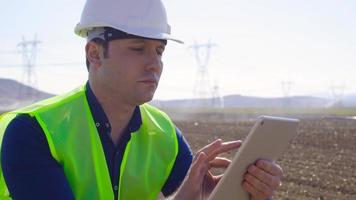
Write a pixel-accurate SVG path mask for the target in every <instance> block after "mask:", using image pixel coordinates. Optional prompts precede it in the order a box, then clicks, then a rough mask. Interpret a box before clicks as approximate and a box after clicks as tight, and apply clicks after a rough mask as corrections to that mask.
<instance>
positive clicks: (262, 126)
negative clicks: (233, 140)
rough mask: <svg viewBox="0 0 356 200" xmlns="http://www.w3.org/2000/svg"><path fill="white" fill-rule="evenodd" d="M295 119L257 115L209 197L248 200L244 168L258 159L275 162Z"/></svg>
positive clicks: (293, 130) (291, 133)
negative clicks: (244, 188) (243, 183)
mask: <svg viewBox="0 0 356 200" xmlns="http://www.w3.org/2000/svg"><path fill="white" fill-rule="evenodd" d="M298 124H299V120H298V119H291V118H281V117H270V116H260V117H259V118H258V120H257V121H256V123H255V125H254V126H253V128H252V129H251V131H250V133H249V134H248V136H247V138H246V139H245V140H244V141H243V143H242V145H241V147H240V148H239V150H238V151H237V152H236V155H235V157H234V158H233V160H232V163H231V164H230V166H229V167H228V168H227V169H226V171H225V174H224V176H223V177H222V179H221V180H220V181H219V183H218V185H217V186H216V187H215V189H214V190H213V192H212V194H211V195H210V197H209V200H236V199H238V200H249V199H250V197H249V194H248V193H247V192H246V191H245V190H243V189H242V186H241V185H242V181H243V176H244V174H245V173H246V170H247V167H248V166H250V165H251V164H254V163H255V162H256V161H257V160H258V159H266V160H271V161H275V160H276V159H277V158H278V157H280V156H281V154H282V153H283V150H284V149H285V148H286V147H287V146H288V144H289V142H290V141H291V140H292V138H293V137H294V136H295V134H296V132H297V127H298Z"/></svg>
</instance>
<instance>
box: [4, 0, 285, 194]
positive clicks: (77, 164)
mask: <svg viewBox="0 0 356 200" xmlns="http://www.w3.org/2000/svg"><path fill="white" fill-rule="evenodd" d="M75 32H76V33H77V34H78V35H80V36H83V37H86V38H87V41H88V42H87V44H86V46H85V51H86V63H87V68H88V71H89V78H88V82H87V84H86V85H85V86H83V87H80V88H78V89H75V90H73V91H71V92H69V93H67V94H64V95H60V96H57V97H54V98H50V99H47V100H44V101H42V102H39V103H36V104H34V105H31V106H28V107H25V108H22V109H19V110H17V111H13V112H10V113H7V114H6V115H4V116H2V117H1V119H0V120H1V121H0V135H1V136H3V138H2V150H1V164H2V173H1V175H2V174H3V176H1V179H0V192H1V194H0V195H1V196H0V197H1V199H6V198H7V199H11V198H12V199H62V200H63V199H85V200H91V199H104V200H106V199H121V200H136V199H138V200H141V199H147V200H153V199H157V197H158V196H159V194H160V193H162V194H163V195H164V196H166V197H167V196H171V197H172V198H173V199H177V200H178V199H192V200H193V199H207V198H208V196H209V194H210V192H211V191H212V189H213V188H214V187H215V185H216V183H217V182H218V180H219V178H220V177H215V176H213V175H211V173H210V171H209V170H210V168H212V167H227V166H228V164H229V163H230V161H229V160H227V159H224V158H219V157H217V156H218V155H219V154H220V153H223V152H227V151H229V150H232V149H236V148H238V147H239V146H240V144H241V141H232V142H227V143H223V142H222V141H221V140H217V141H215V142H213V143H211V144H209V145H207V146H206V147H204V148H203V149H202V150H200V151H199V152H198V153H197V155H196V156H195V157H194V159H193V158H192V154H191V151H190V149H189V146H188V144H187V143H186V141H185V139H184V138H183V136H182V135H181V133H180V131H179V130H178V129H177V128H176V127H175V125H174V124H173V123H172V121H171V120H170V118H169V117H168V116H167V115H166V114H164V113H163V112H162V111H160V110H158V109H157V108H154V107H152V106H150V105H148V104H146V102H148V101H150V100H151V99H152V98H153V95H154V92H155V90H156V88H157V85H158V81H159V79H160V75H161V72H162V69H163V64H162V61H161V57H162V54H163V52H164V49H165V45H166V43H167V40H174V41H178V42H179V40H176V39H173V38H171V36H170V27H169V25H168V23H167V19H166V13H165V9H164V6H163V4H162V3H161V1H160V0H100V1H98V0H88V1H87V3H86V5H85V7H84V10H83V13H82V17H81V21H80V23H79V24H78V25H77V26H76V28H75ZM281 176H282V171H281V168H280V167H279V166H278V165H276V164H274V163H271V162H268V161H263V160H260V161H258V162H257V163H256V164H255V165H252V166H251V167H250V168H249V169H248V172H247V173H246V177H245V181H244V183H242V184H243V187H244V188H245V190H246V191H248V192H249V193H251V197H252V199H266V198H268V197H270V196H272V194H273V192H274V191H275V190H276V188H277V187H278V186H279V184H280V178H281ZM183 180H184V181H183ZM182 182H183V183H182ZM236 187H238V186H236Z"/></svg>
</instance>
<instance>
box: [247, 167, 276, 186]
mask: <svg viewBox="0 0 356 200" xmlns="http://www.w3.org/2000/svg"><path fill="white" fill-rule="evenodd" d="M247 171H248V173H250V174H251V175H253V176H254V177H256V178H258V179H259V180H260V181H261V182H263V183H265V184H266V185H268V186H269V187H272V189H277V188H278V187H279V186H280V183H281V180H280V177H279V176H274V175H271V174H270V173H268V172H266V171H264V170H263V169H261V168H259V167H257V166H255V165H251V166H249V167H248V169H247Z"/></svg>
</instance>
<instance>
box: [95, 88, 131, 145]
mask: <svg viewBox="0 0 356 200" xmlns="http://www.w3.org/2000/svg"><path fill="white" fill-rule="evenodd" d="M90 88H91V89H92V91H93V93H94V95H95V97H96V98H97V100H98V101H99V103H100V105H101V107H102V108H103V110H104V112H105V114H106V116H107V118H108V120H109V122H110V125H111V138H112V140H113V143H114V144H115V145H117V144H118V143H119V139H120V138H121V136H122V134H123V133H124V131H125V129H126V128H127V126H128V124H129V122H130V119H131V117H132V115H133V112H134V109H135V105H130V104H127V103H124V101H123V100H122V99H120V98H116V97H115V96H113V95H112V94H107V93H106V92H105V91H103V90H101V89H99V88H98V87H96V85H95V84H90Z"/></svg>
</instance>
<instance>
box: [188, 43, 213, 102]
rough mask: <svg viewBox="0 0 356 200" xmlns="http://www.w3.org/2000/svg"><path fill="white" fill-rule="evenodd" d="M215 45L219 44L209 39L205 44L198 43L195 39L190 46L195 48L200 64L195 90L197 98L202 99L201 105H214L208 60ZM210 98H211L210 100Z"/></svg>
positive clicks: (196, 57)
mask: <svg viewBox="0 0 356 200" xmlns="http://www.w3.org/2000/svg"><path fill="white" fill-rule="evenodd" d="M215 46H217V45H216V44H213V43H211V41H210V40H209V42H207V43H205V44H197V43H196V42H195V41H194V44H193V45H191V46H190V47H189V48H192V49H193V50H194V55H195V59H196V61H197V64H198V70H197V73H196V79H195V85H194V90H193V92H194V96H195V97H196V98H198V99H200V100H202V101H200V102H199V104H200V105H199V106H214V100H213V99H214V98H213V97H214V91H213V88H212V87H211V84H210V75H209V69H208V62H209V59H210V53H211V50H212V48H213V47H215ZM217 88H218V87H217ZM208 99H211V100H210V101H209V100H208Z"/></svg>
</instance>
